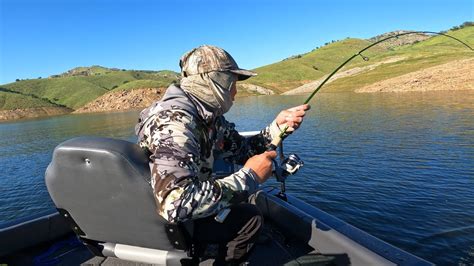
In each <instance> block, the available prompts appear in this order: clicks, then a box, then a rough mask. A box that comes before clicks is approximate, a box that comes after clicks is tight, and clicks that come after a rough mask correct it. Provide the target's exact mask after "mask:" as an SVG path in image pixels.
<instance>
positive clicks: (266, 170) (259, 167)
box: [244, 151, 277, 184]
mask: <svg viewBox="0 0 474 266" xmlns="http://www.w3.org/2000/svg"><path fill="white" fill-rule="evenodd" d="M276 156H277V153H276V151H266V152H264V153H262V154H258V155H255V156H252V157H251V158H250V159H248V160H247V162H246V163H245V165H244V167H247V168H250V169H252V170H253V171H254V172H255V173H256V174H257V182H258V183H259V184H262V183H263V182H265V181H267V179H268V178H269V177H270V176H271V175H272V159H275V158H276Z"/></svg>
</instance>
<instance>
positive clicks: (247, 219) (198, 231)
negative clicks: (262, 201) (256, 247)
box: [194, 203, 263, 262]
mask: <svg viewBox="0 0 474 266" xmlns="http://www.w3.org/2000/svg"><path fill="white" fill-rule="evenodd" d="M214 217H215V216H214V215H212V216H209V217H206V218H201V219H197V220H195V221H194V239H195V241H197V242H198V243H199V244H201V245H205V244H219V254H218V257H217V258H216V262H224V261H227V262H229V261H240V260H242V259H244V258H245V257H244V256H245V255H246V254H247V251H248V249H249V244H252V243H254V242H255V241H256V240H257V238H258V233H259V231H260V228H261V227H262V224H263V217H262V214H261V213H260V211H259V210H258V208H257V207H256V206H255V205H252V204H250V203H241V204H237V205H233V206H231V207H230V213H229V214H228V215H227V218H226V219H225V220H224V222H223V223H219V222H217V221H216V220H215V219H214Z"/></svg>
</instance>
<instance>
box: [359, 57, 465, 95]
mask: <svg viewBox="0 0 474 266" xmlns="http://www.w3.org/2000/svg"><path fill="white" fill-rule="evenodd" d="M441 90H474V58H470V59H464V60H456V61H453V62H449V63H446V64H443V65H439V66H434V67H430V68H426V69H422V70H419V71H415V72H411V73H408V74H405V75H402V76H398V77H395V78H391V79H386V80H383V81H379V82H376V83H374V84H371V85H368V86H365V87H363V88H360V89H356V90H355V92H360V93H368V92H409V91H441Z"/></svg>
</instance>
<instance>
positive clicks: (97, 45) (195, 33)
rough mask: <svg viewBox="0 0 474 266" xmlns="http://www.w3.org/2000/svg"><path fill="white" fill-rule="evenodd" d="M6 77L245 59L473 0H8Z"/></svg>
mask: <svg viewBox="0 0 474 266" xmlns="http://www.w3.org/2000/svg"><path fill="white" fill-rule="evenodd" d="M0 3H1V5H0V9H1V10H0V12H1V13H0V36H1V38H0V84H5V83H9V82H13V81H14V80H15V79H16V78H20V79H25V78H38V77H47V76H50V75H53V74H59V73H62V72H65V71H67V70H68V69H71V68H74V67H77V66H91V65H102V66H106V67H117V68H125V69H144V70H162V69H169V70H174V71H178V70H179V67H178V60H179V58H180V56H181V55H182V54H183V53H184V52H186V51H188V50H190V49H192V48H193V47H196V46H199V45H202V44H213V45H217V46H221V47H223V48H224V49H226V50H227V51H228V52H230V53H231V54H232V55H233V57H234V58H235V59H236V61H237V62H238V64H239V66H241V67H244V68H250V69H252V68H256V67H259V66H263V65H267V64H270V63H274V62H277V61H280V60H282V59H284V58H286V57H289V56H291V55H295V54H300V53H304V52H308V51H310V50H312V49H314V48H315V47H317V46H320V45H322V44H323V43H325V42H328V41H331V40H338V39H343V38H346V37H357V38H369V37H372V36H375V35H378V34H381V33H384V32H388V31H393V30H398V29H406V30H427V31H441V30H446V29H449V28H451V27H452V26H455V25H459V24H461V23H463V22H465V21H473V20H474V18H473V17H474V15H473V13H474V12H473V8H474V0H444V1H439V0H431V1H428V0H424V1H422V0H400V1H383V0H378V1H372V0H370V1H369V0H366V1H342V0H333V1H329V0H327V1H316V0H313V1H309V0H305V1H304V0H279V1H269V0H261V1H259V0H227V1H225V0H221V1H217V0H216V1H211V0H200V1H182V0H175V1H171V0H169V1H158V0H155V1H151V0H149V1H144V0H137V1H132V0H0Z"/></svg>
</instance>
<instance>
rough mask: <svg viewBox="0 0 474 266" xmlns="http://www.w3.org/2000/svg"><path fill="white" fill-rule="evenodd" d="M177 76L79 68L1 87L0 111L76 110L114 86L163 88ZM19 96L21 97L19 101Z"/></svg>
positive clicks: (161, 72)
mask: <svg viewBox="0 0 474 266" xmlns="http://www.w3.org/2000/svg"><path fill="white" fill-rule="evenodd" d="M177 77H178V76H177V74H176V73H174V72H172V71H135V70H119V69H109V68H104V67H99V66H93V67H79V68H74V69H72V70H70V71H68V72H66V73H63V74H60V75H54V76H51V77H49V78H45V79H30V80H19V81H17V82H13V83H9V84H5V85H2V86H0V89H2V91H4V92H8V93H3V96H4V97H3V98H2V99H3V102H4V104H3V107H1V109H0V110H9V109H14V108H31V107H32V106H35V107H43V106H50V105H56V106H64V107H68V108H71V109H77V108H79V107H81V106H84V105H85V104H86V103H88V102H90V101H92V100H94V99H96V98H97V97H99V96H101V95H103V94H104V93H106V92H108V91H111V90H114V89H119V88H122V89H128V90H131V89H135V88H142V87H144V86H145V87H146V86H152V87H153V86H156V87H164V86H167V85H169V84H170V83H172V82H176V81H177ZM21 96H24V98H23V99H21V100H20V98H21ZM33 99H35V100H33ZM39 99H42V100H41V101H40V100H39Z"/></svg>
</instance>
